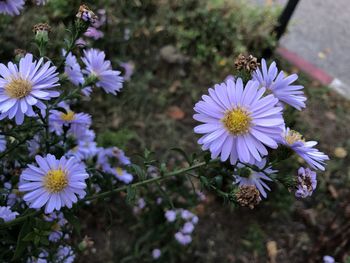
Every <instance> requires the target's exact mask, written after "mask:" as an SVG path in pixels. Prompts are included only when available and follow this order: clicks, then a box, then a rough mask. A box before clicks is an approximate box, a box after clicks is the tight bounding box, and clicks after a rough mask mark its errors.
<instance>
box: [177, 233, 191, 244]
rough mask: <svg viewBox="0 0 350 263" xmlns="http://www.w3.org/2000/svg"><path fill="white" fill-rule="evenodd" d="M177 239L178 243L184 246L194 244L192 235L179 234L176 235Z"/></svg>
mask: <svg viewBox="0 0 350 263" xmlns="http://www.w3.org/2000/svg"><path fill="white" fill-rule="evenodd" d="M175 239H176V241H177V242H179V243H180V244H181V245H184V246H185V245H188V244H189V243H191V242H192V237H191V236H190V235H186V234H183V233H181V232H177V233H176V234H175Z"/></svg>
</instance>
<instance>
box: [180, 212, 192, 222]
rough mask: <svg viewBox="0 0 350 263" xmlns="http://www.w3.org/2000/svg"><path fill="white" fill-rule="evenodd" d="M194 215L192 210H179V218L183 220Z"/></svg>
mask: <svg viewBox="0 0 350 263" xmlns="http://www.w3.org/2000/svg"><path fill="white" fill-rule="evenodd" d="M194 216H195V214H193V213H192V212H190V211H188V210H181V218H182V219H185V220H190V219H192V218H193V217H194Z"/></svg>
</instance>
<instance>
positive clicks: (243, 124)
mask: <svg viewBox="0 0 350 263" xmlns="http://www.w3.org/2000/svg"><path fill="white" fill-rule="evenodd" d="M251 120H252V118H251V117H250V116H249V113H248V112H247V111H246V110H244V109H242V108H236V109H233V110H231V111H227V112H226V114H225V116H224V118H223V119H222V122H223V123H224V125H225V127H226V129H227V130H229V132H230V133H232V134H233V135H243V134H246V133H247V132H248V131H249V127H250V125H251Z"/></svg>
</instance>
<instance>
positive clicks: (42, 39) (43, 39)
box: [33, 23, 51, 43]
mask: <svg viewBox="0 0 350 263" xmlns="http://www.w3.org/2000/svg"><path fill="white" fill-rule="evenodd" d="M33 32H34V33H35V41H36V42H38V43H47V42H48V41H49V33H50V32H51V27H50V26H49V25H48V24H46V23H40V24H36V25H35V26H34V27H33Z"/></svg>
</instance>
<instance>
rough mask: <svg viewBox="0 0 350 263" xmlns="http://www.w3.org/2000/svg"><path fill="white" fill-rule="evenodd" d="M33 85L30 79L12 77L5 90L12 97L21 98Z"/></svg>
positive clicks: (26, 94)
mask: <svg viewBox="0 0 350 263" xmlns="http://www.w3.org/2000/svg"><path fill="white" fill-rule="evenodd" d="M32 88H33V85H32V83H31V82H30V81H28V80H26V79H22V78H16V79H12V80H11V81H10V82H9V83H8V84H7V85H6V86H5V92H6V94H7V95H8V96H9V97H10V98H12V99H21V98H24V97H26V96H28V94H29V93H30V92H31V91H32Z"/></svg>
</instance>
